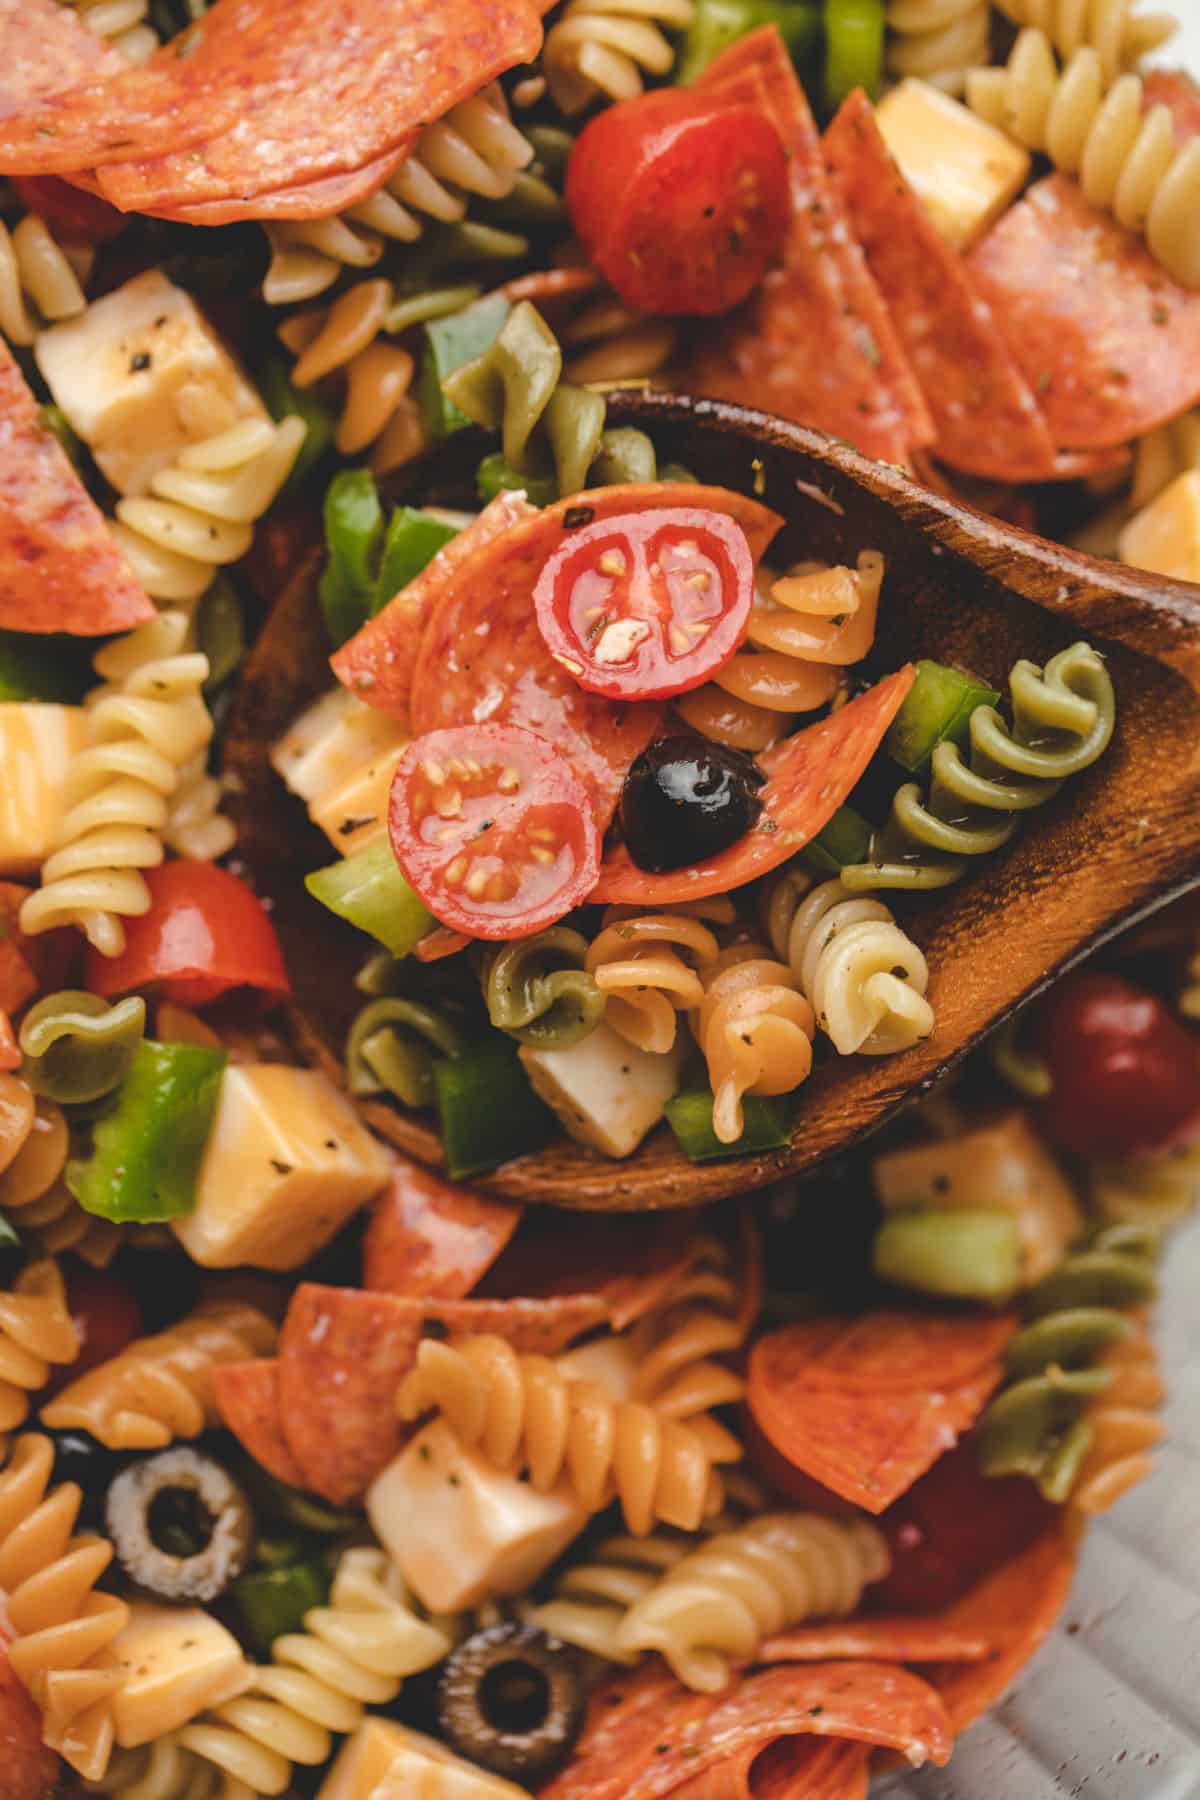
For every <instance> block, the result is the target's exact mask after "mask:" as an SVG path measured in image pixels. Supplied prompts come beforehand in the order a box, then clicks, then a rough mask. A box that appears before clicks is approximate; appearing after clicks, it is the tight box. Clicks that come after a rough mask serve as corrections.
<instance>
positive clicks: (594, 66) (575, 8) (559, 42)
mask: <svg viewBox="0 0 1200 1800" xmlns="http://www.w3.org/2000/svg"><path fill="white" fill-rule="evenodd" d="M695 11H696V9H695V6H694V5H693V0H568V4H567V6H565V7H564V8H563V11H562V13H561V14H560V15H559V18H558V20H557V21H556V23H555V24H553V25H552V26H551V27H550V29H549V31H548V32H547V33H546V42H545V45H544V47H543V49H542V68H543V69H544V70H545V74H546V83H547V86H548V87H549V89H550V94H551V97H552V98H553V100H554V102H555V105H556V106H557V107H558V108H559V110H560V111H561V112H564V113H568V114H570V113H577V112H582V111H583V109H584V107H585V106H588V105H589V104H590V103H591V101H592V100H594V99H595V98H596V96H597V94H603V95H605V96H606V97H607V98H608V99H609V100H632V99H633V98H634V97H635V95H637V94H640V93H641V91H642V85H643V83H642V77H643V74H646V75H667V74H669V73H670V69H671V65H672V63H673V62H674V60H675V51H674V47H673V46H672V44H671V41H670V39H669V38H667V37H666V36H665V35H664V32H663V30H662V29H661V28H662V27H663V26H666V27H667V29H668V30H670V31H686V30H687V28H688V26H689V25H690V24H691V22H692V19H693V18H694V17H695Z"/></svg>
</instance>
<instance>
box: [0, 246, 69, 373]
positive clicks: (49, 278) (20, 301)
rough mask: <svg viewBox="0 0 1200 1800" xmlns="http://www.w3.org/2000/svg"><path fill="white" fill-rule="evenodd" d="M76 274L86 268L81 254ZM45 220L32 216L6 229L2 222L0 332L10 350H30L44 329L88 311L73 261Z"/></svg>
mask: <svg viewBox="0 0 1200 1800" xmlns="http://www.w3.org/2000/svg"><path fill="white" fill-rule="evenodd" d="M82 256H83V259H84V260H82V261H80V268H82V267H86V260H87V253H82ZM77 260H79V257H78V256H76V258H75V260H73V259H72V258H70V257H68V256H67V253H66V252H65V251H64V250H63V248H62V246H61V245H60V244H58V243H57V242H56V241H55V239H54V236H53V234H52V233H51V231H50V228H49V226H48V225H47V224H46V221H45V220H44V219H40V218H38V216H37V214H36V213H30V214H28V215H27V216H26V217H25V218H23V219H21V220H19V221H18V222H17V224H15V225H14V226H12V228H11V229H10V228H9V227H8V226H7V225H5V224H4V223H3V222H2V221H0V332H3V334H4V336H5V337H6V338H7V339H8V341H9V343H10V344H16V345H18V346H22V347H23V346H25V345H28V344H32V342H33V340H34V338H35V337H36V336H37V334H38V330H39V328H40V326H41V325H42V324H47V325H49V324H52V323H54V321H55V320H57V319H73V318H74V317H75V315H76V314H77V313H81V312H82V311H83V310H84V307H85V306H86V305H87V301H86V299H85V297H84V292H83V289H82V287H81V286H80V276H79V269H78V268H77V267H76V261H77Z"/></svg>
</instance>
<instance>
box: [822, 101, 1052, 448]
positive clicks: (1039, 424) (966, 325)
mask: <svg viewBox="0 0 1200 1800" xmlns="http://www.w3.org/2000/svg"><path fill="white" fill-rule="evenodd" d="M825 156H826V160H827V162H828V164H829V167H830V170H831V173H832V176H833V181H834V185H835V187H836V188H837V190H838V192H839V194H840V195H841V199H842V202H843V204H844V206H845V208H846V211H847V213H848V214H849V218H850V223H851V226H852V228H853V230H854V234H855V236H856V237H857V239H858V241H859V243H860V244H861V245H862V247H863V250H864V251H865V253H866V258H867V266H868V267H869V269H870V271H871V274H872V275H873V276H874V277H875V280H876V282H877V283H878V286H879V291H880V293H881V294H882V295H883V298H884V301H885V302H886V304H887V307H888V310H889V312H890V313H891V316H892V322H893V324H894V325H895V327H896V330H897V332H898V333H899V336H900V342H901V343H902V344H903V346H904V350H905V353H906V355H907V356H908V360H909V362H910V363H911V365H912V369H913V373H914V374H915V375H916V378H917V380H918V382H919V383H920V386H921V392H922V393H923V394H924V396H925V399H926V401H927V403H928V405H929V410H930V412H931V413H932V415H933V421H934V424H935V426H936V428H937V438H936V440H935V442H934V445H933V454H934V455H935V456H937V457H940V458H941V460H942V461H943V462H945V463H949V464H950V466H951V468H955V469H964V470H966V471H967V472H968V473H969V474H972V475H984V476H988V477H990V478H991V479H993V480H995V481H1043V480H1049V479H1050V478H1051V477H1052V476H1053V474H1054V443H1053V440H1052V439H1051V436H1050V432H1049V429H1048V428H1047V425H1046V421H1045V419H1044V418H1043V417H1042V414H1041V412H1040V410H1039V408H1038V403H1037V400H1036V398H1035V396H1034V393H1033V389H1032V388H1031V387H1030V385H1029V383H1028V381H1026V379H1025V377H1024V375H1023V374H1022V373H1021V369H1020V365H1019V364H1018V362H1017V360H1016V358H1015V357H1014V355H1013V353H1012V351H1011V349H1010V348H1009V345H1008V341H1007V339H1006V338H1005V336H1004V333H1003V331H1002V330H1001V329H1000V326H999V324H998V323H997V321H996V319H995V318H994V317H993V315H992V312H991V309H990V307H989V306H988V305H987V304H986V303H985V302H984V301H983V300H982V299H981V298H980V296H979V294H978V293H977V292H976V290H975V285H974V283H973V281H972V279H971V276H970V273H969V271H968V269H967V265H966V263H965V261H964V260H963V258H962V256H961V255H960V254H959V252H958V251H957V250H956V249H955V248H954V246H953V245H952V244H949V243H947V242H946V239H945V238H944V237H943V236H942V234H941V232H940V231H939V230H938V229H937V226H936V225H935V224H934V222H933V219H932V218H931V216H930V214H929V212H928V211H927V210H926V208H925V207H924V205H923V204H922V203H921V201H920V200H919V199H918V198H917V196H916V194H915V193H914V192H913V190H912V188H911V187H910V186H909V185H908V182H907V181H906V180H905V179H904V176H903V175H902V174H901V172H900V170H899V168H898V167H897V166H896V164H895V162H893V160H892V157H891V154H890V152H889V150H888V147H887V144H886V143H885V141H884V137H883V133H882V132H881V131H880V129H879V126H878V123H877V122H876V118H875V109H874V107H873V106H872V105H871V102H870V101H869V100H868V99H867V96H866V94H864V93H863V91H862V89H861V88H859V89H858V90H857V91H856V92H855V93H853V94H851V95H850V97H849V99H848V100H846V101H845V103H844V104H843V106H842V108H841V110H840V112H839V113H838V115H837V117H836V118H835V119H834V121H833V123H832V125H831V126H830V127H829V129H828V131H826V133H825Z"/></svg>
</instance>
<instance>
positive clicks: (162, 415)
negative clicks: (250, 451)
mask: <svg viewBox="0 0 1200 1800" xmlns="http://www.w3.org/2000/svg"><path fill="white" fill-rule="evenodd" d="M34 355H35V356H36V357H37V365H38V368H39V369H40V370H41V372H42V375H43V377H44V379H45V381H46V385H47V386H48V387H49V389H50V392H51V394H52V395H53V396H54V400H55V402H56V404H57V405H58V406H60V407H61V408H62V410H63V412H64V413H65V414H66V416H67V418H68V420H69V421H70V423H71V425H72V427H73V428H74V430H75V431H77V432H78V433H79V436H80V437H81V438H82V439H83V441H84V443H85V444H87V446H88V447H89V449H90V450H91V452H92V455H93V456H94V457H95V459H96V461H97V463H98V464H99V466H100V468H101V469H102V470H103V472H104V474H105V475H106V476H107V477H108V479H109V481H111V482H112V485H113V486H114V487H115V488H116V489H117V491H118V493H121V494H144V493H145V492H146V491H147V489H148V488H149V486H150V481H151V477H152V476H154V475H156V474H157V473H158V471H159V470H160V469H165V468H166V467H167V465H168V464H169V463H173V462H174V461H175V458H176V457H177V456H178V454H179V452H180V451H181V450H182V449H184V448H185V446H186V445H188V444H194V443H198V442H199V441H200V440H201V439H203V438H208V437H212V436H214V435H215V434H216V433H218V432H221V431H228V430H229V428H230V427H231V426H232V425H236V424H237V423H238V421H239V420H241V419H247V418H256V419H266V418H267V416H268V415H267V410H266V408H265V407H264V405H263V403H262V401H261V400H260V399H259V396H258V393H257V391H256V390H255V389H254V388H253V387H252V386H251V384H250V383H249V381H247V379H246V377H245V376H244V375H243V374H242V371H241V370H240V369H239V367H238V365H237V363H236V362H235V361H234V359H233V357H232V356H231V355H230V353H229V351H228V350H227V349H226V348H225V346H224V345H223V344H222V342H221V340H220V339H219V338H218V337H217V335H216V333H215V332H214V331H213V329H212V327H211V326H210V325H209V324H208V322H207V320H206V319H205V318H204V315H203V314H202V313H201V312H200V310H199V308H198V307H197V305H196V303H195V301H194V300H193V299H192V297H191V295H190V294H185V293H184V291H183V289H182V288H177V287H175V286H174V285H173V284H172V283H171V282H169V281H168V280H167V278H166V276H165V275H163V274H161V273H160V272H159V271H158V270H157V269H150V270H147V272H146V273H145V274H144V275H138V276H135V277H134V279H133V280H132V281H127V282H126V283H125V285H124V287H119V288H115V289H114V290H113V292H112V293H111V294H105V295H104V297H103V298H102V299H100V300H94V301H93V302H92V304H91V305H90V306H89V307H88V308H87V309H86V310H85V311H84V312H81V313H79V314H78V315H77V316H76V317H75V318H73V319H66V320H64V321H63V322H62V324H59V325H52V326H51V327H50V328H49V330H47V331H43V332H42V333H41V335H40V336H39V338H38V339H37V342H36V345H35V348H34Z"/></svg>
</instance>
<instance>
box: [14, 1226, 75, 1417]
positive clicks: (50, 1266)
mask: <svg viewBox="0 0 1200 1800" xmlns="http://www.w3.org/2000/svg"><path fill="white" fill-rule="evenodd" d="M78 1355H79V1336H78V1333H77V1332H76V1330H75V1326H74V1323H73V1322H72V1319H71V1312H70V1308H69V1307H68V1305H67V1291H66V1288H65V1287H64V1286H63V1278H62V1274H61V1272H60V1270H59V1267H58V1264H57V1263H56V1262H55V1261H54V1259H53V1258H52V1257H46V1258H44V1260H43V1261H41V1262H33V1263H30V1264H29V1265H28V1267H27V1268H24V1269H22V1271H21V1273H20V1274H19V1275H18V1276H17V1279H16V1281H15V1282H14V1283H13V1285H12V1290H11V1292H9V1293H7V1294H0V1434H3V1433H5V1432H9V1431H15V1430H16V1428H17V1426H18V1425H20V1424H23V1423H24V1421H25V1419H26V1418H27V1417H28V1414H29V1395H30V1394H36V1393H37V1392H38V1390H39V1389H40V1388H44V1387H45V1385H46V1383H47V1381H48V1380H49V1379H50V1367H51V1364H53V1363H69V1362H74V1360H75V1358H76V1357H77V1356H78ZM0 1441H3V1440H2V1438H0Z"/></svg>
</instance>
